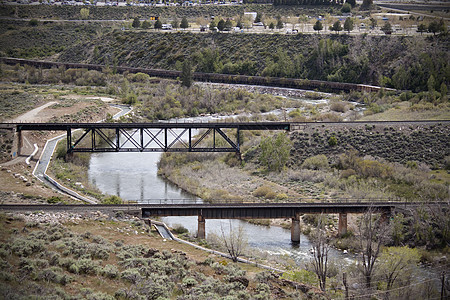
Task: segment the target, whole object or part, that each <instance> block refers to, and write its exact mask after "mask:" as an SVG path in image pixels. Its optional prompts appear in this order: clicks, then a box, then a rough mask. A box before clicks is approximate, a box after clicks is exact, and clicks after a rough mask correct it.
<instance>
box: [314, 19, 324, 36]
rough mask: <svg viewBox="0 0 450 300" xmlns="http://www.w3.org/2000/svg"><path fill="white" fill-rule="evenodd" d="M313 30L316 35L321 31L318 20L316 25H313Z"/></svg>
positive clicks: (320, 24)
mask: <svg viewBox="0 0 450 300" xmlns="http://www.w3.org/2000/svg"><path fill="white" fill-rule="evenodd" d="M313 29H314V30H316V31H317V33H319V31H321V30H322V29H323V25H322V22H320V20H317V22H316V24H314V27H313Z"/></svg>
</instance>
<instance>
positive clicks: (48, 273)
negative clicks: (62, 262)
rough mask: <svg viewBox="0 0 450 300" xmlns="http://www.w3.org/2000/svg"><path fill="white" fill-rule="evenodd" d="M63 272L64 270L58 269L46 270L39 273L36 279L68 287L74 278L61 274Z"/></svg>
mask: <svg viewBox="0 0 450 300" xmlns="http://www.w3.org/2000/svg"><path fill="white" fill-rule="evenodd" d="M61 272H62V269H61V268H58V267H50V268H46V269H43V270H42V271H39V273H38V274H37V275H36V279H37V280H43V281H47V282H53V283H59V284H62V285H66V284H67V283H69V282H70V281H71V280H72V278H71V277H70V276H67V275H66V274H61Z"/></svg>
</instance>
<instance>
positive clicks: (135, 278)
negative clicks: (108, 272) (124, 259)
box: [120, 268, 143, 284]
mask: <svg viewBox="0 0 450 300" xmlns="http://www.w3.org/2000/svg"><path fill="white" fill-rule="evenodd" d="M120 278H122V279H124V280H126V281H129V282H131V283H133V284H136V283H137V282H139V281H141V280H142V279H143V277H142V276H141V274H140V273H139V269H137V268H133V269H128V270H125V271H123V272H122V273H121V274H120Z"/></svg>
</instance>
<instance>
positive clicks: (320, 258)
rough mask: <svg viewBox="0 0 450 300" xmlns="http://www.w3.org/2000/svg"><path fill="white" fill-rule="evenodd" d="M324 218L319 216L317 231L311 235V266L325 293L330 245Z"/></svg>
mask: <svg viewBox="0 0 450 300" xmlns="http://www.w3.org/2000/svg"><path fill="white" fill-rule="evenodd" d="M323 218H324V216H323V215H320V217H319V220H318V224H317V230H316V231H315V232H314V233H313V234H312V235H311V242H312V246H313V248H312V250H313V258H312V259H311V264H312V266H313V268H314V272H315V273H316V275H317V277H318V278H319V284H320V289H321V290H322V291H325V288H326V281H327V273H328V251H329V250H330V245H329V244H328V237H327V235H326V232H325V229H324V227H325V226H324V220H323Z"/></svg>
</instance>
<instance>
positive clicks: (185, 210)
mask: <svg viewBox="0 0 450 300" xmlns="http://www.w3.org/2000/svg"><path fill="white" fill-rule="evenodd" d="M420 205H424V203H419V202H346V203H232V204H229V203H228V204H207V203H202V204H122V205H104V204H95V205H91V204H71V205H42V204H35V205H21V204H3V205H0V210H3V211H41V210H42V211H72V212H73V211H97V210H109V211H114V210H141V211H142V216H143V217H146V218H148V217H156V216H159V217H163V216H203V218H205V219H234V218H237V219H244V218H263V219H275V218H290V217H293V216H295V215H296V214H306V213H313V214H314V213H324V214H329V213H363V212H365V211H367V210H368V209H369V208H372V209H374V210H376V211H380V212H390V211H392V210H393V209H397V208H411V207H417V206H420ZM425 205H441V206H442V205H447V206H448V203H447V202H431V203H426V204H425Z"/></svg>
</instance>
